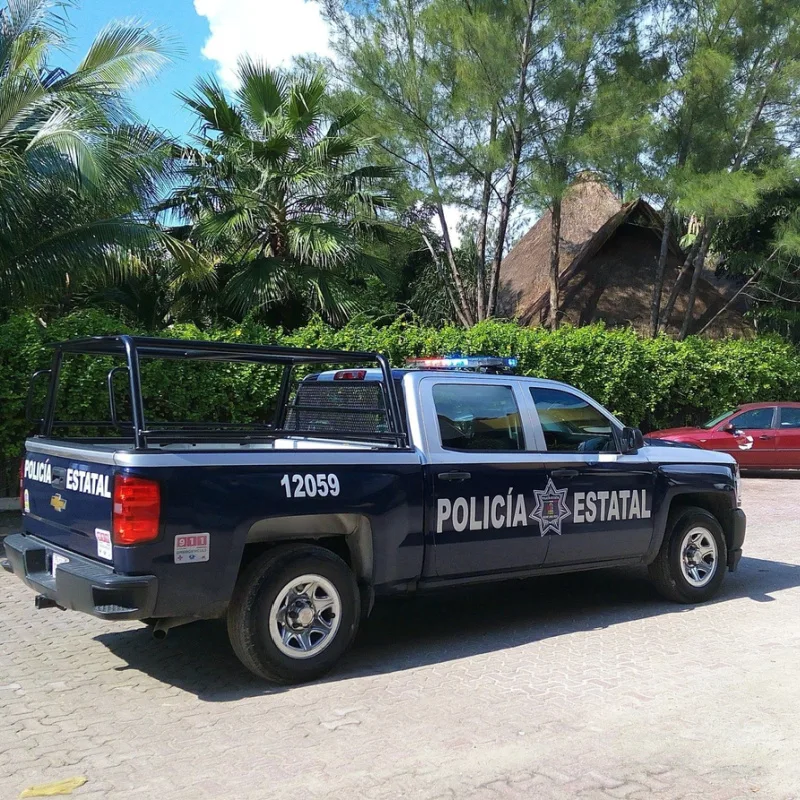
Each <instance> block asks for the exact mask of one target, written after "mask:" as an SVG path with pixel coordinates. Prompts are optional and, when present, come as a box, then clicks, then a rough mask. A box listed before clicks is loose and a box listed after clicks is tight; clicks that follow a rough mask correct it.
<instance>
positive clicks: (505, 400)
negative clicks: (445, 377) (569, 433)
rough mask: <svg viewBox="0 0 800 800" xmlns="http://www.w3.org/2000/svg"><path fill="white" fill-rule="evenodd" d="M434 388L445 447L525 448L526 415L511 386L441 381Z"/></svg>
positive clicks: (506, 449) (516, 450)
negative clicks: (522, 411) (522, 413)
mask: <svg viewBox="0 0 800 800" xmlns="http://www.w3.org/2000/svg"><path fill="white" fill-rule="evenodd" d="M432 392H433V403H434V407H435V409H436V419H437V423H438V431H439V440H440V442H441V446H442V447H443V448H444V449H446V450H459V451H484V452H485V451H502V452H519V451H523V450H525V436H524V433H523V430H522V419H521V417H520V412H519V407H518V406H517V401H516V399H515V397H514V390H513V388H512V387H511V386H508V385H502V384H501V385H488V384H477V385H476V384H472V383H455V382H454V383H437V384H435V385H434V386H433V389H432Z"/></svg>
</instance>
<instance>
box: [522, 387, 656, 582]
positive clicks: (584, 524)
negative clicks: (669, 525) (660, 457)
mask: <svg viewBox="0 0 800 800" xmlns="http://www.w3.org/2000/svg"><path fill="white" fill-rule="evenodd" d="M529 391H530V393H531V395H532V397H533V401H534V404H535V407H536V411H537V413H538V416H539V421H540V423H541V427H542V432H543V434H544V446H545V448H546V451H547V465H548V470H549V472H548V483H547V492H546V493H545V494H544V495H541V496H540V497H538V498H537V500H539V501H540V502H537V509H536V511H537V522H538V524H539V525H540V527H541V532H542V534H543V535H544V534H547V535H548V538H549V540H550V546H549V549H548V552H547V558H546V560H545V564H546V565H547V566H550V565H553V566H556V565H560V564H578V563H581V562H588V561H591V562H599V561H604V560H606V561H613V560H617V559H623V558H632V557H640V556H642V555H644V554H645V553H646V552H647V550H648V548H649V546H650V543H651V540H652V538H653V528H654V519H653V492H654V489H655V477H656V470H655V468H654V466H653V465H652V464H650V463H649V462H648V460H647V459H646V458H645V457H644V455H640V454H638V453H637V454H631V455H622V454H621V453H620V452H619V448H618V443H617V439H616V436H615V433H614V430H615V426H614V424H613V423H612V421H611V420H610V419H608V417H606V415H605V414H604V413H603V412H602V411H601V410H600V409H599V408H597V407H596V406H594V405H593V404H592V403H590V402H588V401H587V400H586V399H584V398H583V397H581V396H579V395H578V394H575V393H573V392H570V391H566V390H563V389H555V388H550V387H538V386H533V387H530V389H529Z"/></svg>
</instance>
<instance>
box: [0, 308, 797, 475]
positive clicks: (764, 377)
mask: <svg viewBox="0 0 800 800" xmlns="http://www.w3.org/2000/svg"><path fill="white" fill-rule="evenodd" d="M118 332H130V333H143V332H142V331H132V330H131V329H130V328H127V327H126V326H125V325H123V324H122V323H121V322H120V321H119V320H118V319H116V318H115V317H112V316H109V315H106V314H104V313H101V312H98V311H86V312H81V313H78V314H73V315H71V316H68V317H64V318H62V319H60V320H57V321H56V322H53V323H51V324H50V325H49V326H48V327H47V328H44V327H42V325H41V324H40V323H39V322H38V321H37V320H36V319H35V318H34V317H32V316H16V317H13V318H12V319H10V320H9V321H8V322H6V323H3V324H1V325H0V408H2V412H0V459H9V458H12V457H16V456H17V455H18V453H19V450H20V446H21V442H22V440H23V439H24V437H25V435H26V434H27V433H28V430H27V427H28V426H27V425H26V423H25V420H24V405H25V395H26V392H27V384H28V378H29V376H30V374H31V373H32V372H33V371H34V370H35V369H38V368H41V367H45V366H47V364H48V353H47V348H46V347H45V344H46V343H47V342H49V341H56V340H60V339H68V338H73V337H76V336H87V335H91V334H104V333H118ZM162 335H168V336H170V337H177V338H184V339H197V338H205V339H216V340H225V341H241V342H260V343H280V344H286V345H296V346H301V347H329V348H344V349H359V350H379V351H382V352H384V353H386V354H387V355H388V356H389V357H390V359H391V361H392V363H393V364H395V365H401V364H402V363H403V361H404V360H405V358H407V357H409V356H419V355H435V354H441V353H463V354H475V353H489V354H497V355H516V356H518V357H519V359H520V372H522V373H524V374H526V375H537V376H541V377H546V378H554V379H556V380H561V381H566V382H567V383H570V384H573V385H574V386H577V387H579V388H581V389H583V390H584V391H585V392H587V393H588V394H590V395H591V396H592V397H594V398H596V399H597V400H598V401H600V402H601V403H603V404H604V405H605V406H607V407H608V408H609V409H611V410H612V411H614V412H615V413H616V414H618V415H619V416H620V417H621V418H622V419H623V420H624V421H625V422H627V423H629V424H633V425H640V426H641V427H642V428H643V429H644V430H652V429H654V428H656V427H663V426H665V425H671V424H683V423H693V422H698V421H700V420H702V419H703V418H705V417H708V416H710V415H712V414H716V413H718V412H720V411H723V410H725V409H726V408H729V407H732V406H734V405H736V404H738V403H743V402H752V401H758V400H799V399H800V352H798V350H797V348H795V347H794V346H793V345H792V344H790V343H788V342H786V341H784V340H782V339H780V338H777V337H759V338H755V339H748V340H733V339H731V340H719V341H713V340H706V339H697V338H690V339H687V340H686V341H685V342H675V341H673V340H672V339H669V338H666V337H661V338H658V339H655V340H651V339H642V338H640V337H638V336H637V335H636V334H635V333H633V332H632V331H630V330H607V329H606V328H604V327H602V326H591V327H586V328H571V327H564V328H562V329H560V330H559V331H557V332H556V333H550V332H548V331H545V330H543V329H540V328H522V327H520V326H518V325H516V324H514V323H510V322H483V323H480V324H479V325H476V326H475V327H474V328H471V329H470V330H463V329H460V328H454V327H449V326H448V327H443V328H421V327H417V326H414V325H409V324H407V323H405V322H396V323H394V324H393V325H390V326H388V327H376V326H374V325H372V324H370V323H358V324H357V323H352V324H351V325H349V326H348V327H346V328H344V329H341V330H333V329H332V328H330V327H328V326H326V325H325V324H324V323H322V322H314V323H312V324H310V325H308V326H307V327H305V328H302V329H299V330H297V331H294V332H293V333H290V334H286V333H283V332H281V331H278V330H274V329H269V328H265V327H263V326H260V325H257V324H255V323H251V322H248V323H244V324H242V325H238V326H231V327H227V328H218V329H215V330H212V331H200V330H198V329H197V328H195V327H193V326H191V325H181V326H176V327H175V328H173V329H171V330H169V331H168V332H166V334H162ZM108 368H109V367H108V362H107V361H105V360H103V359H88V358H86V359H84V362H83V363H81V364H70V365H68V366H66V368H65V370H64V373H63V384H62V390H61V392H60V394H59V411H60V414H61V415H63V416H69V417H70V418H82V419H92V418H94V419H107V416H108V410H107V406H108V399H107V395H106V389H105V375H106V373H107V371H108ZM143 382H144V384H145V386H144V391H145V394H146V395H147V396H148V397H150V398H151V400H150V403H149V405H148V412H149V414H150V416H152V417H160V416H164V417H171V418H173V419H174V418H183V419H187V420H202V419H220V420H230V421H244V420H248V419H259V418H262V417H263V409H264V408H265V401H266V399H267V398H268V397H269V396H271V395H272V394H273V393H274V386H275V378H274V375H273V374H272V373H265V371H264V369H263V368H259V367H242V366H241V365H238V366H234V365H229V364H213V365H212V364H197V363H182V362H181V363H174V362H173V363H171V364H161V363H151V364H150V365H149V367H148V368H147V369H146V370H145V372H144V378H143Z"/></svg>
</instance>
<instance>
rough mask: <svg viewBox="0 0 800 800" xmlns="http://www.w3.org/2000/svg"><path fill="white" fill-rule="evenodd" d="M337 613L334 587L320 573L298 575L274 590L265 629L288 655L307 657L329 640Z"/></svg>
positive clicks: (339, 603)
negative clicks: (273, 598) (274, 595)
mask: <svg viewBox="0 0 800 800" xmlns="http://www.w3.org/2000/svg"><path fill="white" fill-rule="evenodd" d="M341 616H342V601H341V598H340V597H339V592H337V591H336V587H335V586H334V585H333V584H332V583H331V582H330V581H329V580H328V579H327V578H323V577H322V575H300V576H299V577H297V578H294V579H292V580H291V581H290V582H289V583H287V584H286V586H284V587H283V589H281V590H280V592H278V595H277V597H276V598H275V601H274V602H273V604H272V607H271V608H270V612H269V633H270V636H271V637H272V641H273V642H274V643H275V646H276V647H277V648H278V650H280V651H281V653H283V654H284V655H286V656H289V658H311V657H312V656H316V655H318V654H319V653H321V652H322V651H323V650H324V649H325V648H326V647H327V646H328V645H329V644H330V643H331V642H332V641H333V639H334V637H335V636H336V631H337V630H338V629H339V621H340V619H341Z"/></svg>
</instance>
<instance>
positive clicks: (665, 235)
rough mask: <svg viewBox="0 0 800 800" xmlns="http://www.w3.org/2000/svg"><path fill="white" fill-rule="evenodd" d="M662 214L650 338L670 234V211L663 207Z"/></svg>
mask: <svg viewBox="0 0 800 800" xmlns="http://www.w3.org/2000/svg"><path fill="white" fill-rule="evenodd" d="M662 213H663V214H664V226H663V229H662V231H661V250H660V251H659V253H658V265H657V266H656V279H655V283H654V284H653V300H652V302H651V303H650V336H651V337H652V338H655V337H656V334H657V333H658V316H659V314H658V312H659V311H660V310H661V294H662V292H663V291H664V270H665V269H666V266H667V256H668V255H669V238H670V235H671V233H672V210H671V209H670V207H669V206H666V205H665V206H664V211H663V212H662Z"/></svg>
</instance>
